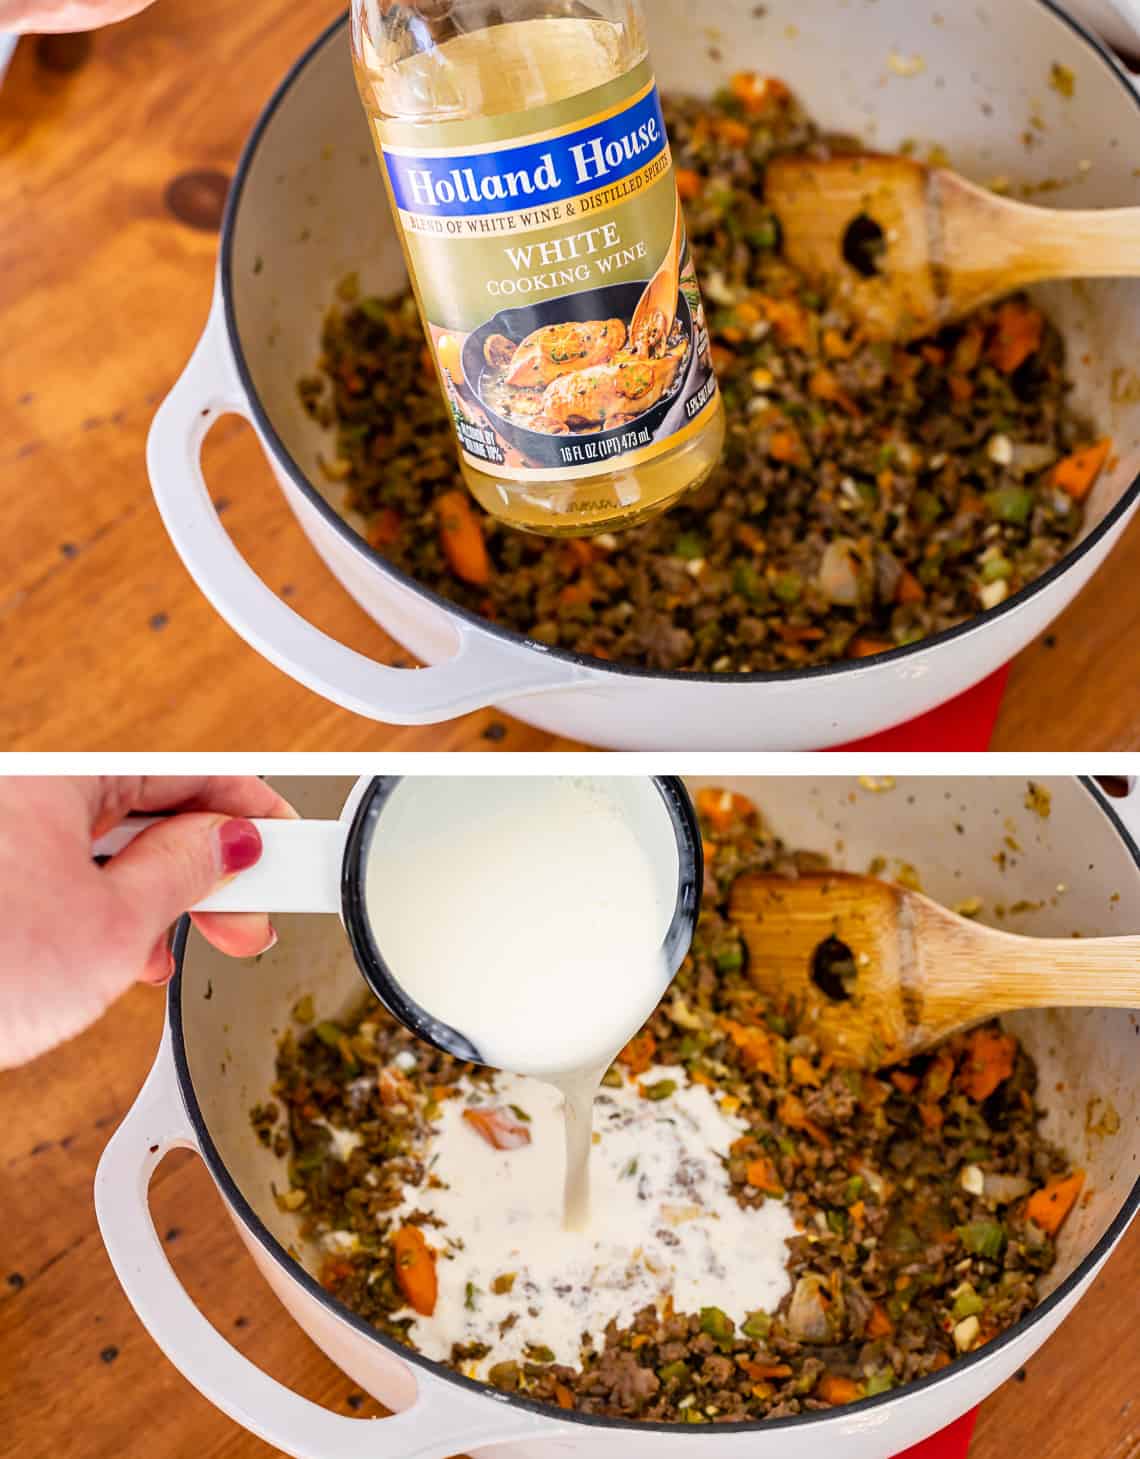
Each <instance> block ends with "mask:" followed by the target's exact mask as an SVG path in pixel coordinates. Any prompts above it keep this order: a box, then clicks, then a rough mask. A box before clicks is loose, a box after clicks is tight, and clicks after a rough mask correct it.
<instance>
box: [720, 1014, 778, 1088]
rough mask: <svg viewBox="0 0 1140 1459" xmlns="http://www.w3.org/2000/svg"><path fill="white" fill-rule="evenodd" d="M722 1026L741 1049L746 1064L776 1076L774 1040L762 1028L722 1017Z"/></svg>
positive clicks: (741, 1055)
mask: <svg viewBox="0 0 1140 1459" xmlns="http://www.w3.org/2000/svg"><path fill="white" fill-rule="evenodd" d="M720 1026H721V1028H723V1029H724V1031H725V1033H726V1034H728V1036H729V1038H730V1039H731V1040H732V1043H733V1045H734V1046H735V1047H736V1048H738V1049H739V1050H740V1057H741V1058H742V1059H743V1060H744V1062H745V1064H747V1065H749V1066H750V1067H751V1068H753V1069H759V1070H760V1072H761V1073H762V1074H768V1075H772V1076H775V1073H776V1055H775V1052H774V1050H773V1048H772V1040H771V1039H770V1038H769V1037H768V1034H767V1032H766V1031H765V1030H764V1029H762V1028H745V1027H744V1025H743V1024H741V1023H736V1022H734V1021H733V1020H732V1019H731V1018H722V1019H721V1020H720Z"/></svg>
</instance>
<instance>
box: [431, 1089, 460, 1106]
mask: <svg viewBox="0 0 1140 1459" xmlns="http://www.w3.org/2000/svg"><path fill="white" fill-rule="evenodd" d="M428 1095H429V1096H430V1097H431V1099H432V1100H434V1101H435V1103H436V1104H442V1103H443V1101H444V1100H445V1099H458V1097H459V1085H458V1084H431V1085H429V1086H428Z"/></svg>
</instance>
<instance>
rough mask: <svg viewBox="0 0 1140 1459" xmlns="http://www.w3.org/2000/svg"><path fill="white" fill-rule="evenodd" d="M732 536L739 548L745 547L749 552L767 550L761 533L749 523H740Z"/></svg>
mask: <svg viewBox="0 0 1140 1459" xmlns="http://www.w3.org/2000/svg"><path fill="white" fill-rule="evenodd" d="M732 535H733V536H734V537H735V539H736V540H737V542H739V543H740V545H741V547H747V548H748V550H749V552H766V551H767V549H768V544H767V542H766V541H765V540H764V534H763V532H761V531H760V529H759V527H753V526H752V525H751V523H749V522H741V524H740V525H739V527H737V528H736V530H735V531H734V532H733V534H732Z"/></svg>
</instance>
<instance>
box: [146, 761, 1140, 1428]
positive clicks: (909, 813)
mask: <svg viewBox="0 0 1140 1459" xmlns="http://www.w3.org/2000/svg"><path fill="white" fill-rule="evenodd" d="M277 783H278V785H279V787H280V788H281V789H282V790H283V792H284V793H285V794H286V795H288V796H289V797H290V799H291V800H292V801H293V803H294V804H295V805H297V807H298V809H300V810H301V811H302V812H303V813H304V814H306V815H310V816H324V817H335V816H336V815H338V814H339V812H340V809H341V805H342V804H343V801H344V798H345V796H346V795H347V794H348V793H349V791H350V789H351V787H352V782H351V781H347V780H345V781H337V780H332V779H320V780H318V779H305V780H296V781H288V782H277ZM687 783H688V784H689V786H690V789H695V788H696V787H697V786H699V785H700V784H701V781H700V780H699V779H695V780H694V779H690V780H688V782H687ZM717 783H718V784H727V785H729V786H730V787H731V788H735V789H739V790H742V791H743V792H745V793H746V794H748V795H749V796H751V797H752V799H753V800H754V801H755V803H756V804H757V805H758V806H759V807H760V808H761V811H762V813H763V814H764V815H765V816H766V818H767V819H768V821H769V822H770V824H771V825H772V826H773V827H774V828H775V830H776V831H777V832H778V833H779V834H780V835H781V836H783V837H784V839H785V840H786V841H787V842H788V843H789V844H791V845H795V846H798V847H801V848H808V849H813V850H817V851H821V852H826V853H828V854H829V855H830V856H831V857H832V859H833V862H834V863H835V864H836V865H838V866H845V867H847V868H850V869H852V870H862V869H864V868H866V867H867V865H868V864H869V863H870V861H871V860H872V858H873V857H875V856H885V857H888V858H891V859H893V858H898V859H899V860H901V861H905V862H909V863H911V864H912V865H913V866H914V867H915V868H916V869H917V871H918V873H919V875H920V876H921V878H922V884H923V886H924V888H925V890H926V891H927V892H928V893H929V894H930V895H932V896H934V897H935V898H938V899H939V900H941V901H943V902H945V903H948V904H951V905H952V904H954V903H955V902H958V901H961V900H963V899H965V898H967V897H973V896H977V897H980V898H982V900H983V903H984V910H983V913H982V918H983V920H992V919H994V917H995V909H996V908H997V907H998V906H999V905H1000V906H1003V907H1006V908H1012V907H1014V906H1015V905H1022V904H1024V907H1025V910H1024V911H1020V912H1018V913H1016V914H1012V913H1011V914H1009V915H1007V916H1006V918H1005V920H1004V922H1002V923H1001V925H1003V926H1004V927H1006V928H1008V929H1011V930H1016V931H1020V932H1025V933H1037V934H1042V935H1051V936H1058V935H1063V936H1068V935H1070V934H1072V933H1076V932H1079V933H1082V934H1084V935H1086V936H1095V935H1110V934H1121V933H1125V932H1130V931H1131V932H1134V931H1135V930H1136V929H1137V928H1138V927H1140V865H1138V859H1137V858H1138V854H1140V853H1138V852H1137V849H1136V847H1135V846H1133V845H1132V843H1131V842H1129V841H1128V839H1127V837H1126V835H1125V834H1124V833H1123V831H1122V829H1121V827H1120V824H1119V822H1118V821H1116V819H1115V817H1114V816H1113V814H1112V811H1111V809H1110V806H1111V802H1107V801H1105V800H1104V799H1103V798H1102V797H1101V796H1100V795H1099V793H1098V792H1096V791H1094V790H1093V789H1092V788H1090V786H1089V785H1088V784H1086V783H1084V782H1082V781H1078V780H1075V779H1068V778H1057V779H1051V780H1045V781H1042V782H1041V783H1042V784H1044V785H1045V786H1046V787H1047V788H1048V789H1049V790H1050V792H1051V794H1052V814H1051V815H1050V816H1049V818H1048V819H1041V818H1039V817H1038V816H1037V815H1036V814H1034V813H1033V812H1032V811H1030V810H1028V809H1027V808H1026V805H1025V799H1026V783H1025V781H1024V780H1022V779H1018V778H1013V777H1008V778H971V779H963V778H933V777H932V778H922V779H919V778H915V779H904V780H900V781H899V782H898V785H897V786H896V787H895V788H894V789H892V790H889V791H885V792H875V791H870V790H867V789H866V788H864V787H863V786H862V785H861V784H860V783H859V782H858V781H856V780H854V779H848V778H842V777H833V778H819V779H816V780H814V781H807V780H804V779H798V778H792V777H789V778H763V779H761V778H752V779H747V778H746V779H736V780H728V781H724V780H720V781H718V782H717ZM1135 793H1140V791H1138V792H1135ZM1011 840H1012V841H1013V842H1015V843H1016V844H1017V845H1018V847H1019V848H1020V849H1019V850H1018V851H1016V852H1015V851H1011V850H1010V846H1009V842H1010V841H1011ZM998 852H1004V853H1005V862H1004V866H999V865H998V863H997V861H996V860H995V855H996V853H998ZM1062 888H1063V890H1062ZM275 920H276V922H277V926H278V928H279V931H280V941H279V942H278V944H277V946H276V947H275V948H273V950H272V951H271V952H269V953H267V954H266V955H265V956H264V957H262V958H260V959H258V960H257V961H256V962H253V963H250V964H247V965H243V966H242V967H240V968H235V967H234V966H233V965H232V964H231V963H229V962H228V961H227V960H226V959H225V958H224V957H222V956H221V955H220V954H218V953H216V952H215V951H214V950H213V949H212V948H210V947H209V946H208V945H207V944H205V943H204V942H203V941H202V940H201V939H200V938H199V937H198V936H197V935H196V934H193V933H192V934H191V935H190V937H189V939H188V940H187V943H186V947H185V952H184V955H183V960H182V964H181V970H180V973H179V975H178V977H177V978H176V979H175V981H174V983H173V984H172V985H171V992H170V1012H171V1024H172V1033H173V1044H174V1054H175V1061H176V1064H177V1066H178V1070H179V1077H180V1080H181V1083H182V1092H183V1097H184V1099H185V1101H186V1104H187V1107H188V1109H189V1111H190V1114H191V1117H192V1118H193V1120H194V1121H195V1123H196V1125H197V1129H198V1136H199V1140H200V1143H201V1145H202V1147H203V1153H204V1156H205V1158H206V1160H207V1163H208V1165H209V1167H210V1170H211V1173H212V1174H213V1176H214V1179H215V1181H216V1182H217V1183H218V1185H219V1187H220V1189H221V1191H222V1194H223V1196H224V1198H225V1200H226V1201H227V1204H228V1206H229V1208H230V1212H231V1214H232V1215H233V1217H234V1219H235V1220H236V1221H237V1222H238V1223H239V1225H240V1226H241V1227H242V1228H243V1233H244V1235H245V1238H246V1240H247V1242H249V1243H251V1244H252V1245H253V1246H254V1247H255V1248H256V1249H258V1250H259V1251H260V1253H261V1254H262V1256H263V1257H264V1259H265V1261H268V1262H269V1263H271V1264H272V1265H274V1266H276V1267H277V1268H278V1269H279V1271H280V1274H281V1280H280V1282H279V1283H275V1285H277V1286H278V1288H279V1290H280V1286H281V1283H284V1285H285V1287H286V1289H290V1288H291V1289H293V1290H296V1291H297V1295H298V1299H300V1296H301V1291H300V1289H301V1288H302V1287H305V1288H306V1289H307V1292H308V1298H307V1299H306V1302H304V1303H302V1302H300V1301H299V1300H298V1302H296V1303H294V1302H290V1304H289V1305H290V1307H291V1310H293V1311H294V1312H295V1313H296V1314H297V1315H299V1316H300V1315H301V1314H302V1313H303V1312H304V1310H305V1308H306V1305H307V1306H308V1307H310V1308H311V1306H312V1303H313V1302H314V1301H315V1302H319V1303H320V1304H321V1305H322V1306H323V1308H324V1309H326V1310H327V1311H329V1312H330V1313H332V1312H337V1313H339V1314H341V1316H343V1317H347V1315H348V1314H347V1313H346V1312H345V1309H343V1308H341V1307H340V1306H339V1304H338V1303H336V1302H334V1301H333V1299H332V1298H330V1297H329V1296H328V1295H327V1294H325V1293H323V1292H321V1291H320V1289H319V1287H318V1286H317V1285H316V1283H315V1282H314V1281H313V1280H312V1274H314V1273H315V1272H316V1271H317V1269H318V1266H319V1261H320V1257H319V1253H318V1252H317V1251H316V1250H314V1249H309V1248H306V1247H305V1245H304V1244H303V1243H299V1242H298V1238H297V1232H296V1228H295V1224H294V1219H293V1218H292V1217H291V1216H289V1215H287V1214H285V1213H283V1212H282V1211H280V1210H279V1209H278V1207H277V1204H276V1201H275V1199H274V1195H273V1186H274V1184H276V1186H277V1188H278V1189H281V1188H282V1187H283V1186H284V1185H285V1183H286V1179H287V1177H286V1175H285V1169H284V1163H283V1162H282V1161H280V1160H278V1159H277V1158H276V1157H275V1156H274V1155H273V1154H272V1153H271V1152H270V1151H269V1150H267V1149H266V1148H265V1147H264V1146H262V1145H261V1144H260V1143H259V1141H258V1140H257V1139H256V1137H255V1136H254V1133H253V1131H252V1129H251V1127H250V1122H249V1111H250V1108H251V1106H253V1105H255V1104H257V1103H260V1102H262V1101H264V1100H265V1098H266V1097H267V1095H268V1092H269V1090H270V1087H271V1085H272V1082H273V1078H274V1054H275V1045H276V1041H277V1038H278V1036H279V1035H280V1034H281V1033H283V1032H284V1030H285V1029H286V1028H287V1027H288V1026H289V1023H290V1010H291V1009H292V1007H293V1005H294V1004H295V1003H296V1002H297V1001H298V999H300V998H302V997H303V996H305V995H306V994H309V995H312V997H313V1000H314V1004H315V1013H316V1017H317V1018H318V1019H319V1018H325V1017H337V1016H340V1015H342V1014H344V1013H346V1012H348V1011H349V1010H350V1009H351V1008H352V1007H353V1006H354V1005H355V1004H356V1002H357V1000H358V999H359V998H360V997H361V996H363V993H364V985H363V983H362V981H361V979H360V975H359V973H358V971H357V969H356V965H355V963H354V961H353V957H352V953H351V951H350V949H349V946H348V942H347V939H346V938H345V935H344V932H343V929H342V928H341V925H340V923H339V921H338V920H337V919H336V918H335V917H321V916H286V917H281V918H278V919H275ZM1008 1024H1009V1027H1010V1028H1011V1029H1013V1030H1014V1031H1016V1033H1017V1034H1018V1035H1019V1036H1020V1037H1021V1039H1022V1040H1023V1041H1024V1043H1025V1045H1026V1047H1027V1048H1028V1050H1029V1052H1030V1053H1031V1054H1032V1055H1033V1057H1034V1058H1035V1059H1036V1060H1037V1063H1038V1067H1039V1071H1040V1084H1039V1092H1038V1097H1039V1099H1040V1102H1041V1104H1042V1106H1043V1107H1044V1109H1045V1110H1046V1111H1047V1122H1046V1125H1045V1130H1046V1133H1047V1134H1048V1135H1049V1136H1051V1137H1053V1138H1055V1139H1056V1140H1058V1141H1060V1142H1061V1143H1062V1144H1063V1145H1064V1146H1065V1148H1066V1149H1067V1150H1068V1151H1069V1153H1070V1154H1071V1156H1072V1158H1073V1159H1074V1160H1075V1161H1076V1162H1077V1163H1078V1164H1079V1165H1081V1166H1083V1167H1084V1169H1085V1170H1086V1172H1087V1187H1086V1189H1087V1191H1088V1192H1089V1198H1088V1199H1087V1201H1083V1202H1082V1203H1080V1204H1079V1205H1078V1206H1077V1207H1076V1208H1075V1210H1074V1212H1073V1214H1072V1215H1071V1216H1070V1218H1069V1220H1068V1222H1067V1223H1066V1225H1065V1227H1064V1229H1063V1232H1062V1236H1061V1239H1060V1244H1059V1249H1058V1262H1057V1265H1056V1268H1055V1269H1054V1271H1053V1272H1052V1273H1051V1274H1050V1276H1049V1278H1048V1279H1047V1280H1046V1281H1045V1282H1044V1283H1043V1292H1044V1299H1043V1301H1042V1302H1041V1303H1040V1304H1039V1305H1038V1307H1037V1308H1036V1309H1035V1311H1034V1312H1033V1313H1031V1314H1029V1315H1028V1316H1027V1317H1026V1318H1024V1319H1023V1320H1022V1321H1021V1322H1020V1323H1019V1324H1018V1325H1017V1326H1016V1327H1015V1328H1014V1329H1012V1331H1011V1333H1009V1334H1006V1335H1005V1336H1003V1337H1002V1338H999V1339H997V1340H996V1341H995V1342H994V1343H992V1344H989V1345H987V1347H986V1348H983V1349H982V1350H981V1351H980V1352H979V1353H978V1354H975V1355H972V1356H971V1357H969V1358H966V1359H964V1360H962V1362H960V1363H959V1364H956V1365H953V1366H952V1367H950V1368H949V1369H947V1370H946V1371H945V1372H944V1373H941V1374H938V1375H937V1376H935V1377H933V1378H929V1379H925V1380H923V1384H922V1385H920V1387H922V1386H926V1385H930V1386H931V1387H933V1386H935V1385H940V1384H949V1383H953V1382H954V1380H955V1375H956V1374H960V1373H962V1372H963V1370H964V1369H966V1368H968V1367H969V1366H970V1365H971V1364H973V1363H975V1362H977V1361H982V1360H984V1359H985V1357H986V1355H987V1354H992V1352H993V1351H994V1349H997V1348H999V1347H1000V1346H1001V1345H1002V1344H1004V1343H1009V1342H1012V1341H1016V1340H1017V1338H1018V1335H1019V1334H1022V1335H1028V1333H1027V1330H1028V1329H1030V1328H1032V1327H1033V1325H1034V1324H1035V1323H1036V1322H1037V1321H1038V1320H1039V1319H1042V1318H1044V1317H1045V1316H1046V1315H1047V1314H1048V1312H1049V1310H1050V1308H1051V1306H1052V1304H1053V1303H1056V1302H1058V1301H1060V1300H1062V1299H1063V1298H1064V1297H1065V1296H1066V1295H1067V1294H1068V1292H1070V1291H1071V1290H1072V1289H1073V1287H1075V1286H1076V1285H1077V1284H1078V1283H1079V1282H1080V1281H1081V1279H1082V1278H1083V1277H1084V1276H1085V1275H1087V1274H1088V1273H1089V1271H1090V1270H1091V1268H1092V1267H1093V1266H1094V1265H1095V1263H1096V1262H1097V1261H1098V1260H1100V1259H1101V1258H1102V1257H1103V1256H1104V1254H1105V1252H1106V1251H1107V1249H1108V1246H1109V1245H1110V1244H1111V1241H1112V1240H1113V1239H1114V1238H1115V1237H1117V1236H1119V1234H1120V1232H1121V1230H1122V1229H1123V1226H1124V1224H1125V1223H1126V1221H1127V1219H1128V1218H1129V1217H1131V1216H1132V1215H1133V1214H1134V1213H1135V1211H1136V1209H1137V1207H1138V1206H1140V1060H1138V1059H1137V1054H1138V1052H1140V1015H1137V1014H1136V1013H1131V1012H1127V1011H1120V1010H1104V1011H1097V1010H1079V1011H1073V1010H1070V1011H1047V1012H1041V1011H1038V1012H1034V1013H1029V1014H1020V1015H1017V1016H1015V1017H1012V1018H1010V1019H1009V1020H1008ZM1113 1114H1115V1116H1116V1118H1115V1120H1114V1119H1113V1118H1112V1115H1113ZM1106 1116H1108V1118H1107V1119H1106ZM1113 1127H1115V1128H1116V1133H1113V1134H1107V1133H1105V1131H1106V1130H1108V1129H1111V1128H1113ZM287 1249H293V1250H296V1251H297V1254H298V1257H299V1260H300V1262H301V1263H302V1264H303V1267H304V1270H305V1272H307V1273H308V1274H309V1275H308V1276H306V1275H304V1273H302V1270H301V1268H300V1267H298V1266H297V1265H296V1264H295V1263H294V1262H292V1261H291V1259H290V1257H289V1256H288V1255H287ZM741 1275H742V1280H746V1279H747V1274H746V1273H742V1274H741ZM352 1321H353V1322H355V1319H352ZM359 1329H360V1331H361V1332H363V1333H366V1334H367V1335H368V1336H367V1339H366V1340H367V1342H368V1344H369V1345H370V1346H371V1345H379V1346H387V1347H389V1348H392V1347H393V1346H394V1345H393V1344H390V1343H388V1342H387V1340H386V1339H383V1338H381V1337H379V1336H377V1335H376V1334H374V1333H372V1331H371V1329H368V1328H367V1327H365V1326H364V1325H363V1324H360V1325H359ZM1037 1340H1040V1339H1037ZM1032 1346H1035V1342H1034V1341H1031V1342H1030V1347H1029V1348H1028V1349H1027V1350H1026V1352H1025V1353H1024V1354H1023V1357H1024V1356H1028V1351H1030V1350H1031V1349H1032ZM395 1351H397V1352H403V1351H404V1350H402V1349H398V1348H397V1349H395ZM428 1366H432V1367H434V1365H428ZM439 1371H446V1370H439ZM913 1392H915V1389H913V1388H910V1389H908V1388H903V1389H901V1390H899V1391H898V1393H892V1394H888V1395H885V1396H884V1397H882V1398H880V1399H876V1400H874V1401H873V1403H874V1404H876V1405H878V1404H883V1405H888V1404H891V1403H894V1402H896V1401H898V1398H899V1395H900V1394H901V1395H906V1394H907V1393H913ZM842 1413H843V1410H836V1411H835V1413H834V1414H833V1415H826V1414H825V1415H820V1414H815V1415H805V1416H802V1417H801V1418H796V1419H790V1420H784V1421H778V1422H779V1423H789V1424H805V1423H811V1424H819V1425H821V1426H822V1425H826V1424H828V1423H835V1424H840V1423H842V1422H843V1420H842V1419H841V1418H840V1415H841V1414H842ZM726 1427H729V1428H731V1427H735V1426H726ZM763 1427H764V1428H765V1430H770V1429H771V1428H772V1427H773V1423H772V1422H769V1423H768V1424H765V1425H764V1426H763Z"/></svg>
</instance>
